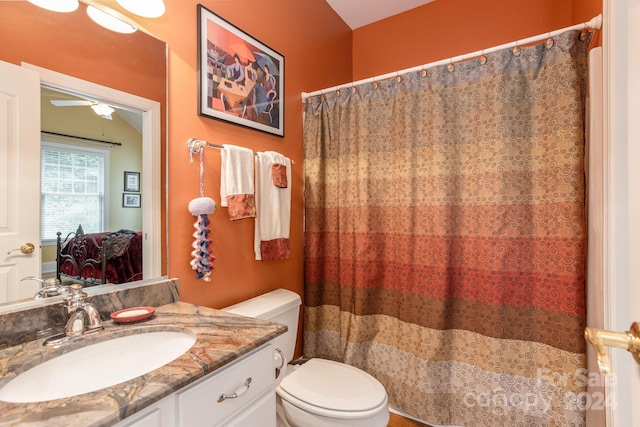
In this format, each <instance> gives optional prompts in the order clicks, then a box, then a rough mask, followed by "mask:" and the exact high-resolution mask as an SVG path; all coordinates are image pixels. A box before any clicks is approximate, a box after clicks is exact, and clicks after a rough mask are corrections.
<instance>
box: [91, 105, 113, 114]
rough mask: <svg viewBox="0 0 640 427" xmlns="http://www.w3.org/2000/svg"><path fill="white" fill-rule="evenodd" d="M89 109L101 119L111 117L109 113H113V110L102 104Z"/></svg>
mask: <svg viewBox="0 0 640 427" xmlns="http://www.w3.org/2000/svg"><path fill="white" fill-rule="evenodd" d="M91 108H92V109H93V111H95V113H96V114H97V115H99V116H102V117H107V116H111V113H113V112H114V111H115V110H114V109H113V108H111V107H110V106H108V105H107V104H105V103H102V102H100V103H98V104H94V105H92V106H91Z"/></svg>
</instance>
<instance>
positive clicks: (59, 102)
mask: <svg viewBox="0 0 640 427" xmlns="http://www.w3.org/2000/svg"><path fill="white" fill-rule="evenodd" d="M51 103H52V104H53V105H55V106H56V107H75V106H79V105H93V104H94V102H93V101H81V100H71V99H52V100H51Z"/></svg>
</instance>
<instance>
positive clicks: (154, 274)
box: [0, 2, 167, 304]
mask: <svg viewBox="0 0 640 427" xmlns="http://www.w3.org/2000/svg"><path fill="white" fill-rule="evenodd" d="M84 8H85V6H84V5H83V4H81V5H80V8H79V9H78V10H76V11H75V12H72V13H55V12H51V11H47V10H44V9H41V8H38V7H36V6H33V5H31V4H29V3H27V2H0V43H2V44H3V46H5V47H7V49H5V48H3V50H2V51H1V52H0V60H2V61H5V62H10V63H14V64H18V65H20V64H22V65H23V66H26V67H28V68H32V69H35V70H37V71H39V72H40V75H41V82H42V83H43V85H44V89H43V93H45V92H46V93H48V94H49V95H50V94H51V92H48V91H57V92H58V93H60V95H61V97H57V99H65V98H64V97H63V95H65V96H66V97H67V98H69V97H75V98H79V99H91V100H95V101H99V100H103V101H106V102H108V103H109V104H110V105H113V106H115V107H117V111H118V112H119V113H121V114H119V116H120V117H119V118H122V119H123V120H126V119H124V116H125V115H127V116H132V117H138V119H139V120H138V122H139V125H141V126H142V128H141V132H140V135H141V141H142V148H141V150H142V154H141V162H140V168H139V169H136V170H135V172H140V186H141V188H140V195H141V207H140V208H134V209H129V211H134V210H135V211H138V212H137V216H139V217H140V219H139V221H140V223H141V224H142V226H141V227H139V226H137V225H136V224H135V223H134V222H127V221H135V220H134V219H132V218H129V219H126V220H124V219H123V220H122V221H123V222H119V223H114V224H113V226H112V225H108V230H107V231H117V230H118V229H122V228H131V229H141V230H142V235H143V239H144V242H145V243H143V244H144V245H145V246H144V248H143V257H144V259H143V271H144V272H143V278H144V279H145V280H147V279H154V278H158V277H161V276H164V275H166V271H167V267H166V253H167V250H166V231H165V228H166V220H165V218H166V214H165V213H166V200H165V194H164V193H165V188H166V185H165V181H166V149H165V148H166V132H165V129H164V128H165V123H166V99H167V97H166V65H167V58H166V52H167V49H166V43H164V42H162V41H160V40H157V39H155V38H153V37H152V36H150V35H148V34H145V33H142V32H140V31H138V32H137V33H134V34H131V35H123V34H117V33H112V32H111V31H108V30H106V29H104V28H102V27H99V26H98V25H96V24H95V23H93V21H90V20H89V19H88V18H87V16H86V13H85V10H84ZM27 22H28V23H29V25H25V23H27ZM34 27H37V28H38V31H33V28H34ZM151 55H154V56H153V57H151ZM152 85H153V86H152ZM60 90H62V92H59V91H60ZM43 96H44V95H43ZM75 108H77V107H75ZM75 108H69V109H70V110H74V109H75ZM42 114H43V115H44V114H47V113H46V111H45V109H44V107H43V108H42ZM102 120H104V119H102ZM42 122H43V123H45V122H46V118H45V117H43V120H42ZM132 123H133V122H132ZM131 127H132V128H133V127H135V125H131ZM43 130H45V131H51V129H43ZM57 130H58V132H55V133H62V134H68V135H72V136H77V135H74V132H75V131H73V130H68V131H64V129H62V131H60V130H61V129H57ZM57 138H59V137H48V138H47V139H57ZM96 139H100V138H96ZM54 142H55V141H54ZM127 167H130V168H132V169H133V168H135V167H136V166H135V165H132V166H127ZM116 175H117V174H116ZM113 178H114V179H116V180H119V182H118V183H113V184H112V185H111V186H112V187H113V188H112V189H111V190H112V191H111V195H110V196H109V199H110V200H109V204H110V205H114V204H117V205H118V207H122V199H123V197H124V196H123V193H124V190H123V179H124V177H123V176H114V177H113ZM112 215H115V214H111V215H110V216H112ZM129 215H130V216H131V217H135V216H136V215H135V214H129ZM126 224H132V225H131V226H127V225H126ZM113 227H116V229H114V228H113ZM61 231H63V233H64V232H65V231H64V230H61ZM69 231H75V230H67V232H69ZM43 249H45V252H44V253H43V257H42V258H43V262H51V255H50V254H48V253H47V252H46V248H43ZM54 254H55V249H54ZM54 257H55V255H54ZM45 270H46V269H45ZM109 286H111V285H109ZM116 286H117V285H116ZM96 291H97V290H96ZM98 292H99V291H98ZM21 302H24V300H23V301H21ZM37 303H38V302H34V304H37Z"/></svg>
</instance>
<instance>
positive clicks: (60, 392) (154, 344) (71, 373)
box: [0, 331, 196, 403]
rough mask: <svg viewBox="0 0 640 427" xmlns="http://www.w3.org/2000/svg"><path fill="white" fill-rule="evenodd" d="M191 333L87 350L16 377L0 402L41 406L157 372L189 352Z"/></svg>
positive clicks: (133, 338)
mask: <svg viewBox="0 0 640 427" xmlns="http://www.w3.org/2000/svg"><path fill="white" fill-rule="evenodd" d="M195 341H196V338H195V334H194V333H192V332H169V331H161V332H145V333H138V334H135V335H127V336H123V337H118V338H114V339H110V340H107V341H102V342H98V343H95V344H91V345H88V346H86V347H83V348H80V349H78V350H74V351H71V352H69V353H65V354H63V355H61V356H58V357H55V358H53V359H50V360H48V361H46V362H43V363H41V364H39V365H36V366H34V367H33V368H31V369H29V370H27V371H25V372H23V373H21V374H20V375H18V376H17V377H15V378H14V379H13V380H11V381H10V382H8V383H7V384H6V385H5V386H3V387H2V388H1V389H0V400H2V401H5V402H13V403H28V402H44V401H47V400H54V399H61V398H64V397H71V396H76V395H79V394H83V393H89V392H91V391H96V390H100V389H103V388H106V387H111V386H114V385H116V384H120V383H122V382H125V381H129V380H131V379H133V378H136V377H138V376H140V375H144V374H146V373H148V372H151V371H153V370H154V369H158V368H160V367H162V366H164V365H166V364H167V363H169V362H171V361H173V360H175V359H177V358H178V357H179V356H181V355H182V354H183V353H185V352H186V351H187V350H189V349H190V348H191V346H193V344H194V343H195Z"/></svg>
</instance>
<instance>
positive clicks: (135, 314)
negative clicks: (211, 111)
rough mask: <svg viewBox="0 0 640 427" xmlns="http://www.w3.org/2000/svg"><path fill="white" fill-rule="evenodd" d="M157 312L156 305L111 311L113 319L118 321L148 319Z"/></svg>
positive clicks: (128, 321) (127, 321) (129, 321)
mask: <svg viewBox="0 0 640 427" xmlns="http://www.w3.org/2000/svg"><path fill="white" fill-rule="evenodd" d="M155 312H156V309H155V308H154V307H131V308H125V309H124V310H118V311H114V312H113V313H111V319H113V321H114V322H118V323H131V322H137V321H139V320H144V319H148V318H150V317H151V316H153V313H155Z"/></svg>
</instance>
